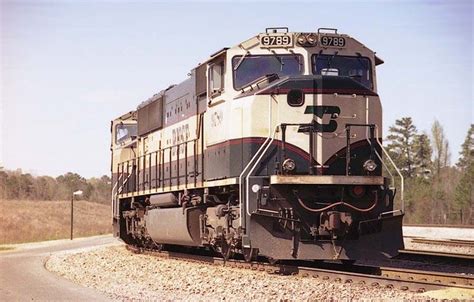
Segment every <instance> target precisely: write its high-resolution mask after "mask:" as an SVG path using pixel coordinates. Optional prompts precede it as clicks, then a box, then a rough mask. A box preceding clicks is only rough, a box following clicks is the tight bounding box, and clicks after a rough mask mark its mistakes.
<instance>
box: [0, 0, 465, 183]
mask: <svg viewBox="0 0 474 302" xmlns="http://www.w3.org/2000/svg"><path fill="white" fill-rule="evenodd" d="M0 3H1V4H0V20H1V21H0V60H1V61H0V66H1V70H0V126H1V127H0V129H1V130H0V166H4V167H5V168H7V169H17V168H21V169H23V171H27V172H30V173H33V174H35V175H51V176H58V175H61V174H64V173H66V172H69V171H72V172H77V173H79V174H80V175H82V176H84V177H98V176H101V175H104V174H110V150H109V148H110V132H109V131H110V121H111V120H112V119H114V118H115V117H117V116H119V115H121V114H123V113H125V112H128V111H130V110H134V109H135V108H136V106H137V105H138V104H139V103H140V102H142V101H144V100H146V99H147V98H148V97H150V96H152V95H153V94H154V93H156V92H158V91H160V90H162V89H164V88H166V87H168V86H169V85H170V84H173V83H179V82H181V81H183V80H184V79H185V78H186V75H187V73H188V72H189V71H190V70H191V69H192V68H194V67H195V66H196V65H197V64H198V63H199V62H202V61H204V60H205V59H206V58H207V57H208V56H209V55H210V54H212V53H214V52H215V51H217V50H219V49H221V48H223V47H226V46H233V45H236V44H238V43H240V42H241V41H243V40H246V39H247V38H250V37H251V36H254V35H256V34H258V33H260V32H264V30H265V28H266V27H272V26H287V27H289V28H290V31H296V32H308V31H316V30H317V28H319V27H332V28H338V30H339V32H341V33H345V34H348V35H350V36H352V37H355V38H356V39H358V40H360V41H361V42H362V43H364V44H365V45H366V46H367V47H369V48H370V49H372V50H374V51H376V52H377V55H378V56H379V57H381V58H382V59H383V60H384V61H385V64H383V65H381V66H379V67H378V70H377V76H378V80H377V82H378V89H379V91H378V92H379V95H380V98H381V101H382V105H383V108H384V113H383V118H384V129H385V130H386V129H387V127H388V126H389V125H391V124H393V123H394V122H395V120H396V119H398V118H401V117H404V116H411V117H412V118H413V120H414V123H415V125H416V126H417V128H418V130H419V131H420V132H422V131H425V132H427V133H429V132H430V128H431V125H432V123H433V121H434V120H435V119H438V120H439V121H440V122H441V124H442V125H443V127H444V130H445V133H446V135H447V138H448V139H449V144H450V146H451V153H452V163H455V162H456V161H457V158H458V153H459V150H460V145H461V144H462V142H463V141H464V139H465V137H466V134H467V130H468V128H469V125H470V124H471V123H473V122H474V107H473V106H474V105H473V104H474V102H473V88H472V86H473V85H472V84H473V69H474V66H473V64H474V63H473V24H472V19H473V10H474V8H473V1H328V2H321V1H307V2H298V1H288V2H272V1H241V2H226V1H221V2H198V1H193V2H183V1H169V2H157V1H153V2H152V1H81V0H76V1H68V0H64V1H47V2H44V1H38V0H34V1H4V0H0Z"/></svg>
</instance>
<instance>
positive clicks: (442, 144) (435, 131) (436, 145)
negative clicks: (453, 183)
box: [431, 120, 450, 176]
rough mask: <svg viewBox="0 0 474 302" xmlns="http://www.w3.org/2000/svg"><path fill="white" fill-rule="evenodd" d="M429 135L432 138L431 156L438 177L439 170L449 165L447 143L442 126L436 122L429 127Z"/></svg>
mask: <svg viewBox="0 0 474 302" xmlns="http://www.w3.org/2000/svg"><path fill="white" fill-rule="evenodd" d="M431 135H432V137H433V156H434V165H435V170H436V175H438V176H439V175H440V172H441V169H442V168H444V167H446V166H448V165H449V157H450V153H449V142H448V140H447V139H446V137H445V135H444V129H443V126H441V124H440V123H439V121H438V120H435V121H434V122H433V126H431Z"/></svg>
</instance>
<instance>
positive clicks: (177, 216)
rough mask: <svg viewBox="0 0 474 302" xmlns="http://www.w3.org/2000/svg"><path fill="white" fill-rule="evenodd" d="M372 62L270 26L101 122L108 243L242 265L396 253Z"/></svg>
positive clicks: (357, 48) (321, 34)
mask: <svg viewBox="0 0 474 302" xmlns="http://www.w3.org/2000/svg"><path fill="white" fill-rule="evenodd" d="M382 63H383V61H382V60H381V59H380V58H379V57H378V56H377V55H376V54H375V52H374V51H372V50H370V49H369V48H367V47H366V46H365V45H364V44H362V43H361V42H359V41H358V40H356V39H355V38H353V37H351V36H348V35H345V34H340V33H338V32H337V30H336V29H328V28H323V29H318V30H317V31H314V32H290V31H289V30H288V28H267V29H266V31H265V32H264V33H260V34H258V35H256V36H254V37H251V38H250V39H248V40H246V41H243V42H241V43H239V44H237V45H235V46H233V47H230V48H224V49H222V50H220V51H218V52H216V53H214V54H212V55H211V56H210V57H209V58H208V59H207V60H206V61H204V62H202V63H200V64H199V65H197V66H196V67H195V68H194V69H192V70H191V72H190V73H189V74H188V78H187V79H186V80H185V81H183V82H182V83H180V84H178V85H171V86H169V87H168V88H166V89H164V90H162V91H160V92H158V93H156V94H155V95H153V96H152V97H150V98H149V99H148V100H146V101H144V102H142V103H141V104H139V105H138V107H137V109H136V110H133V111H131V112H128V113H126V114H124V115H122V116H120V117H118V118H116V119H114V120H113V121H112V122H111V137H112V142H111V151H112V163H111V167H112V182H113V188H112V208H113V209H112V211H113V213H112V216H113V230H114V235H115V236H117V237H119V238H120V239H121V240H123V241H124V242H125V243H127V244H129V245H133V246H137V247H143V248H152V249H160V248H163V247H164V246H176V245H179V246H186V247H193V248H196V249H208V250H212V251H215V252H218V253H220V254H222V256H223V257H225V258H228V257H232V256H233V255H234V254H241V255H243V256H244V257H245V259H246V260H248V261H250V260H252V259H255V257H256V256H257V255H261V256H264V257H267V258H268V259H272V260H291V259H305V260H329V259H331V260H332V259H339V260H343V261H344V260H345V261H354V260H358V259H365V258H370V259H373V258H383V257H392V256H395V255H396V254H397V253H398V250H399V249H402V248H403V235H402V218H403V209H396V208H394V197H395V189H394V187H393V179H390V177H385V176H384V174H383V171H384V170H385V169H387V170H388V172H390V170H392V171H393V169H388V167H387V166H385V164H384V162H385V161H384V160H383V157H382V156H385V158H384V159H386V156H388V154H386V153H385V154H384V149H383V146H382V144H381V140H382V131H381V130H382V107H381V102H380V98H379V96H378V94H377V77H376V66H378V65H380V64H382ZM385 173H386V172H385ZM386 175H389V174H386ZM389 176H390V175H389Z"/></svg>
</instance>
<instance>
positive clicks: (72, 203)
mask: <svg viewBox="0 0 474 302" xmlns="http://www.w3.org/2000/svg"><path fill="white" fill-rule="evenodd" d="M73 206H74V194H72V197H71V240H72V226H73V222H74V207H73Z"/></svg>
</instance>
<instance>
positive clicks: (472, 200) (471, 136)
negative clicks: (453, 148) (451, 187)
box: [454, 124, 474, 223]
mask: <svg viewBox="0 0 474 302" xmlns="http://www.w3.org/2000/svg"><path fill="white" fill-rule="evenodd" d="M459 153H460V157H459V161H458V163H457V166H458V168H460V170H461V173H462V176H461V179H460V180H459V182H458V184H457V185H456V190H455V192H454V208H455V211H459V213H460V216H461V217H460V218H461V223H463V220H464V221H468V222H469V221H470V220H471V218H472V215H473V213H472V212H473V206H474V184H473V182H474V124H471V127H470V128H469V130H468V132H467V136H466V139H465V140H464V143H463V144H462V145H461V152H459ZM466 216H468V217H466Z"/></svg>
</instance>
